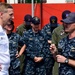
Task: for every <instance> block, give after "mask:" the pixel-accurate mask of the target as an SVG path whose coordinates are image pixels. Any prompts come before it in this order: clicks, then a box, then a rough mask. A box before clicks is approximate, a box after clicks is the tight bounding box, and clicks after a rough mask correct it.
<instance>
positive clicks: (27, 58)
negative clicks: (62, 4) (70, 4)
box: [0, 3, 75, 75]
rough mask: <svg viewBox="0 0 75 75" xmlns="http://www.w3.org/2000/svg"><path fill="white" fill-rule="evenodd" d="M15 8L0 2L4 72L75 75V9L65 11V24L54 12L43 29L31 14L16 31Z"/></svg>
mask: <svg viewBox="0 0 75 75" xmlns="http://www.w3.org/2000/svg"><path fill="white" fill-rule="evenodd" d="M13 19H14V12H13V7H12V6H11V5H10V4H7V3H0V75H53V69H54V68H55V67H54V64H55V62H57V63H58V65H57V66H58V75H75V12H71V11H70V10H64V11H63V12H62V20H61V22H62V25H60V24H59V23H58V18H57V17H56V16H54V15H52V16H51V17H50V19H49V23H48V24H46V25H45V26H44V27H43V28H42V29H41V30H40V29H39V27H40V23H41V22H40V18H39V17H38V16H34V17H32V16H31V15H30V14H27V15H25V16H24V22H23V23H22V24H21V25H19V26H18V27H17V28H16V32H13V30H14V21H13Z"/></svg>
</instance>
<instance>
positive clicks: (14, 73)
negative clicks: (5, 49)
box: [7, 33, 20, 75]
mask: <svg viewBox="0 0 75 75" xmlns="http://www.w3.org/2000/svg"><path fill="white" fill-rule="evenodd" d="M7 35H8V38H9V50H10V68H9V75H20V61H19V58H16V53H17V48H18V43H19V41H20V36H19V35H18V34H16V33H11V34H7Z"/></svg>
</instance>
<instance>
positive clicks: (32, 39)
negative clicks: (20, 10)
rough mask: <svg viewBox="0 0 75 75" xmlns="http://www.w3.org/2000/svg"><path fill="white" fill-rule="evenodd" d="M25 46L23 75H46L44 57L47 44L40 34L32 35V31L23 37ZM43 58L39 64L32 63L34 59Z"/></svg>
mask: <svg viewBox="0 0 75 75" xmlns="http://www.w3.org/2000/svg"><path fill="white" fill-rule="evenodd" d="M23 40H24V43H25V45H26V50H25V55H26V59H25V73H24V75H46V69H45V55H46V49H47V46H46V45H48V43H47V41H46V40H45V39H44V37H43V36H42V35H41V32H40V31H39V32H38V33H34V32H33V31H32V29H30V30H28V31H27V32H25V34H24V36H23ZM35 56H36V57H43V60H42V61H41V62H34V57H35Z"/></svg>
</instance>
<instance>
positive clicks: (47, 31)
mask: <svg viewBox="0 0 75 75" xmlns="http://www.w3.org/2000/svg"><path fill="white" fill-rule="evenodd" d="M41 32H42V34H43V36H44V38H45V39H46V40H51V37H52V33H51V26H50V24H47V25H45V26H44V28H43V29H42V30H41ZM48 49H49V48H48ZM45 62H46V73H47V75H52V70H53V66H54V62H55V60H54V58H53V55H52V54H51V52H50V51H49V50H47V54H46V59H45Z"/></svg>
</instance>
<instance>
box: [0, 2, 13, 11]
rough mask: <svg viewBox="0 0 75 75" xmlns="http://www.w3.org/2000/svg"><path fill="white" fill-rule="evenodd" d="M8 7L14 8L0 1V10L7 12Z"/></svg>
mask: <svg viewBox="0 0 75 75" xmlns="http://www.w3.org/2000/svg"><path fill="white" fill-rule="evenodd" d="M8 8H11V9H13V7H12V6H11V5H10V4H7V3H0V12H7V9H8Z"/></svg>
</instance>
